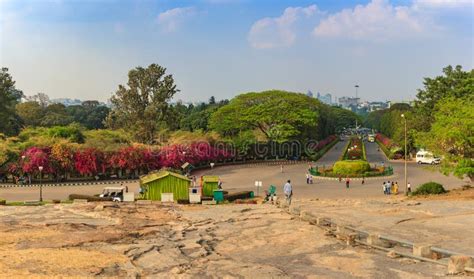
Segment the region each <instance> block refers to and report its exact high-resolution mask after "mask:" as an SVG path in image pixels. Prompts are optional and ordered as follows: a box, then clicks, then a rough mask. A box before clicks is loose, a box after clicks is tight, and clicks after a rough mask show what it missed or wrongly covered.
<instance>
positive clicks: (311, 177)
mask: <svg viewBox="0 0 474 279" xmlns="http://www.w3.org/2000/svg"><path fill="white" fill-rule="evenodd" d="M309 184H313V176H312V175H311V174H310V175H309Z"/></svg>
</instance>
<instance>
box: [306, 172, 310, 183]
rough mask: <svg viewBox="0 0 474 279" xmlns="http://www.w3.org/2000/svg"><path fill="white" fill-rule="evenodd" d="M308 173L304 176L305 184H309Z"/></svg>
mask: <svg viewBox="0 0 474 279" xmlns="http://www.w3.org/2000/svg"><path fill="white" fill-rule="evenodd" d="M309 176H310V175H309V173H307V174H306V184H309Z"/></svg>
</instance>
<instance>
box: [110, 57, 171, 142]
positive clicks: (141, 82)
mask: <svg viewBox="0 0 474 279" xmlns="http://www.w3.org/2000/svg"><path fill="white" fill-rule="evenodd" d="M127 85H128V87H127V86H124V85H119V88H118V90H117V92H116V93H115V95H114V96H112V98H111V102H112V111H111V113H110V114H109V117H108V121H107V123H108V125H109V126H110V127H112V128H124V129H125V128H126V129H129V130H130V131H131V132H132V133H133V135H134V137H135V139H136V140H137V141H139V142H142V143H153V142H154V141H155V140H156V139H155V136H156V133H157V131H158V130H159V127H160V125H162V124H163V122H166V116H167V113H168V108H169V104H168V102H169V100H170V99H171V98H172V97H173V96H174V95H175V94H176V93H177V92H178V89H176V85H175V83H174V79H173V76H172V75H167V74H166V68H164V67H162V66H160V65H157V64H151V65H150V66H148V67H147V68H142V67H137V68H135V69H133V70H131V71H130V72H129V73H128V83H127Z"/></svg>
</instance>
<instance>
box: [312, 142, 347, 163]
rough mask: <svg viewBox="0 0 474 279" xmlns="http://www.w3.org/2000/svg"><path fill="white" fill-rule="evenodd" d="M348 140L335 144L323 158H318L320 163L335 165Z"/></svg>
mask: <svg viewBox="0 0 474 279" xmlns="http://www.w3.org/2000/svg"><path fill="white" fill-rule="evenodd" d="M346 144H347V140H343V141H340V142H338V143H336V145H334V146H333V147H332V148H331V150H329V151H328V152H327V153H326V154H324V156H323V157H322V158H320V159H319V160H318V165H328V166H329V165H333V164H334V163H335V162H336V161H337V160H338V159H339V156H341V153H342V151H343V149H344V147H346Z"/></svg>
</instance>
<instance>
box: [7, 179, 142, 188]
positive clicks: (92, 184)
mask: <svg viewBox="0 0 474 279" xmlns="http://www.w3.org/2000/svg"><path fill="white" fill-rule="evenodd" d="M138 181H139V180H138V179H130V180H109V181H100V182H71V183H44V184H41V186H42V187H68V186H97V185H108V184H117V183H130V182H138ZM39 186H40V184H24V185H17V184H0V188H32V187H39Z"/></svg>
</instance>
